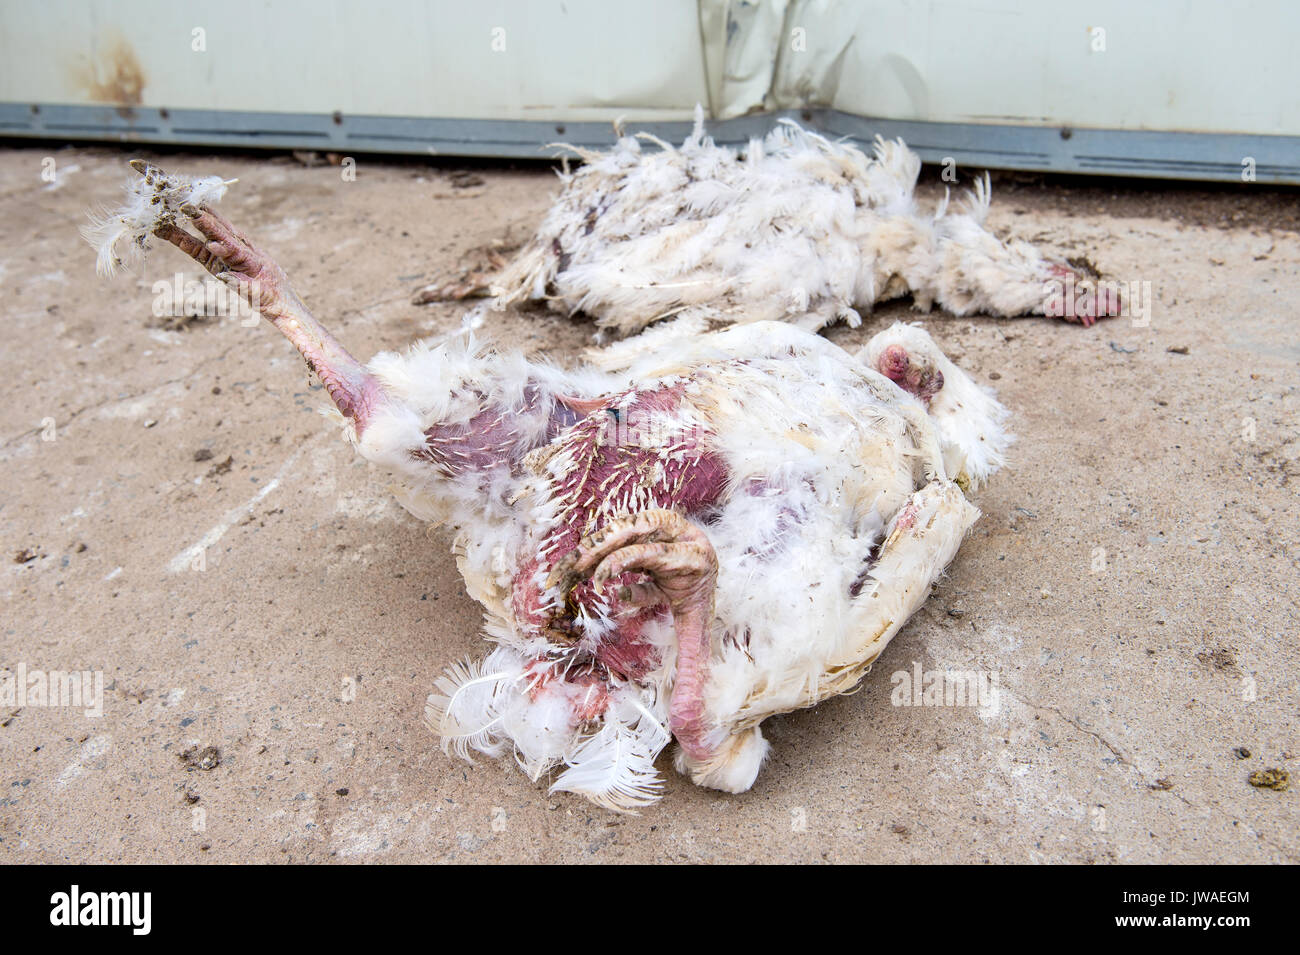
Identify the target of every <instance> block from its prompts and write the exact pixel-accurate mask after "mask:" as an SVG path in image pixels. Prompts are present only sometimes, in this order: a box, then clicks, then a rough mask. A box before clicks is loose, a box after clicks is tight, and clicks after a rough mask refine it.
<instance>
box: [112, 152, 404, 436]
mask: <svg viewBox="0 0 1300 955" xmlns="http://www.w3.org/2000/svg"><path fill="white" fill-rule="evenodd" d="M131 168H133V169H134V170H135V171H136V172H138V173H139V174H140V175H142V176H148V175H151V174H152V175H155V176H158V177H161V176H162V175H163V172H162V170H161V169H159V168H158V167H157V166H152V165H150V164H148V163H145V162H142V161H140V160H133V161H132V162H131ZM181 212H182V213H183V214H184V215H185V216H186V217H188V218H189V220H190V221H191V222H192V223H193V224H194V227H195V228H196V229H197V230H198V231H199V233H200V234H201V238H200V237H199V236H195V235H193V234H192V233H190V232H188V231H186V230H185V229H183V228H181V227H180V226H179V225H177V224H176V223H175V222H163V223H161V224H160V225H159V226H158V227H157V228H156V229H155V230H154V234H155V235H156V236H158V238H160V239H164V240H165V241H167V242H170V243H171V244H172V245H174V246H176V248H178V249H180V250H181V251H182V252H184V253H185V254H186V255H188V256H189V257H190V258H191V259H193V260H194V261H195V262H197V263H198V264H199V265H201V266H203V268H205V269H206V270H207V271H208V272H210V273H211V274H212V275H214V276H216V277H217V278H218V279H219V280H220V281H222V282H224V283H225V284H226V285H228V286H230V287H231V288H233V289H235V291H236V292H238V293H239V296H240V298H241V299H243V300H244V302H245V303H247V304H248V305H249V306H250V307H251V308H253V309H254V310H255V311H257V312H259V313H260V314H261V315H262V317H263V318H265V319H266V320H267V321H269V322H270V323H271V324H272V325H274V326H275V327H276V328H277V329H278V330H279V331H280V333H281V334H283V335H284V337H285V338H287V339H289V341H290V343H291V344H292V345H293V346H294V347H295V348H297V349H298V352H299V353H300V354H301V355H302V357H303V358H304V359H305V360H306V362H307V367H308V368H310V369H311V370H312V371H313V372H314V373H315V374H316V375H317V376H318V377H319V378H320V380H321V383H322V384H323V385H324V386H325V390H326V391H328V392H329V395H330V398H331V399H332V400H333V401H334V404H335V406H336V407H337V408H338V409H339V411H340V412H342V413H343V415H344V417H347V418H350V419H351V420H352V422H353V424H354V426H355V428H356V433H357V436H358V437H359V436H360V435H361V432H362V431H363V430H364V429H365V426H366V423H367V421H368V419H369V416H370V412H371V411H372V410H373V409H374V408H375V407H376V406H377V405H378V404H379V403H380V402H381V401H382V400H383V389H382V388H381V387H380V385H379V382H378V381H377V380H376V379H375V378H374V376H373V375H371V374H370V373H369V372H368V371H366V369H365V367H364V366H363V365H362V364H361V363H360V362H358V361H357V360H356V359H355V358H353V357H352V355H351V354H349V353H348V350H347V349H346V348H344V347H343V346H342V345H341V344H340V343H339V341H338V339H336V338H335V337H334V336H333V335H331V334H330V333H329V332H328V331H327V330H326V329H325V327H324V326H323V325H321V323H320V322H319V321H317V320H316V317H315V316H314V315H312V314H311V312H309V311H308V310H307V306H305V305H304V304H303V303H302V300H301V299H300V298H298V295H297V293H296V292H294V290H293V286H291V285H290V284H289V278H288V276H286V275H285V272H284V270H283V269H282V268H280V266H279V265H278V264H277V263H276V262H275V260H274V259H272V258H271V257H270V256H269V255H267V254H266V253H265V252H263V251H262V250H261V249H259V248H257V246H255V245H254V244H253V243H252V241H250V240H249V238H248V237H247V236H246V235H244V233H242V232H241V231H239V230H238V229H236V228H235V227H234V226H233V225H232V224H231V223H230V222H229V221H228V220H227V219H226V218H225V217H224V216H222V215H221V214H220V213H219V212H217V211H215V210H214V209H212V208H211V207H209V206H206V205H202V206H192V205H185V206H182V207H181Z"/></svg>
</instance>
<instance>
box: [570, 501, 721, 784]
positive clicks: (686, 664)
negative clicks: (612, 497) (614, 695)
mask: <svg viewBox="0 0 1300 955" xmlns="http://www.w3.org/2000/svg"><path fill="white" fill-rule="evenodd" d="M571 567H572V571H573V572H575V573H577V574H580V575H581V574H590V575H591V578H592V580H593V582H594V583H595V584H596V586H598V587H603V586H604V585H605V584H606V583H607V582H608V581H609V580H610V579H612V578H614V577H617V576H619V575H620V574H623V573H626V572H628V571H638V572H640V573H643V574H646V575H647V576H649V577H650V579H651V580H652V581H653V588H654V589H653V590H650V589H649V588H646V589H640V590H638V591H634V599H637V600H638V601H640V602H647V601H651V600H653V599H654V596H652V595H654V593H655V591H657V592H658V595H661V596H662V600H663V602H665V603H667V604H668V606H669V607H670V608H671V609H672V612H673V625H674V629H675V630H676V632H677V672H676V677H675V678H674V683H673V696H672V702H671V704H670V706H669V711H668V714H669V715H668V723H669V728H670V729H671V730H672V733H673V736H674V737H676V739H677V742H678V743H679V744H680V745H681V747H682V749H683V750H684V751H685V752H686V753H687V755H689V756H690V757H691V758H692V759H695V760H700V761H704V760H707V759H708V758H709V757H710V756H711V755H712V747H711V746H710V745H709V743H708V740H707V737H708V733H709V727H708V726H707V725H706V723H705V720H704V685H705V682H706V681H707V680H708V676H709V654H710V651H711V641H710V631H711V629H712V627H711V625H712V622H713V591H714V587H715V586H716V584H717V579H718V558H717V555H716V554H715V553H714V551H713V545H712V544H710V543H709V539H708V537H706V536H705V535H704V532H703V531H701V530H700V529H699V528H698V527H696V526H695V525H694V524H692V523H690V521H688V520H686V518H685V517H683V516H682V515H681V514H679V513H678V512H677V511H669V510H661V509H651V510H646V511H641V512H639V513H636V514H631V515H629V516H627V517H624V518H619V519H616V520H614V521H611V522H610V523H608V524H606V525H605V526H604V527H602V528H601V529H600V530H599V531H597V532H595V533H594V534H592V535H591V536H590V537H588V538H586V539H584V540H583V541H582V542H581V543H580V544H579V545H578V548H577V550H576V551H575V553H574V555H573V560H572V564H571Z"/></svg>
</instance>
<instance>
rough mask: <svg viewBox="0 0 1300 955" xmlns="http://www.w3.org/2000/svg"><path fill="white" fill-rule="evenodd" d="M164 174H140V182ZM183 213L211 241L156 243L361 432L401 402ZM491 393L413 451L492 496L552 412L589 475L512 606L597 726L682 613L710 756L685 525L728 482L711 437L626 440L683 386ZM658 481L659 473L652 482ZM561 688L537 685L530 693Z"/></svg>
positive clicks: (695, 717) (681, 652) (287, 289)
mask: <svg viewBox="0 0 1300 955" xmlns="http://www.w3.org/2000/svg"><path fill="white" fill-rule="evenodd" d="M154 169H155V167H147V166H144V164H141V166H138V167H137V170H138V171H140V172H141V174H142V175H147V174H148V172H147V170H154ZM158 172H159V173H160V172H161V171H160V170H159V171H158ZM182 211H183V212H184V213H185V215H186V216H188V217H189V219H190V221H191V222H192V223H193V225H194V227H195V228H196V229H197V230H198V232H199V233H200V235H201V238H200V237H196V236H194V235H193V234H191V233H189V232H187V231H186V230H184V229H182V228H180V227H179V226H178V225H173V224H169V225H163V226H160V227H159V228H158V230H157V233H156V234H157V235H158V236H159V237H160V238H162V239H165V240H166V241H168V242H170V243H171V244H173V245H175V246H176V247H177V248H179V249H180V250H181V251H182V252H184V253H185V254H186V255H188V256H190V258H192V259H194V261H196V262H198V263H199V264H200V265H202V266H203V267H204V268H205V269H207V270H208V271H209V272H211V273H212V274H213V275H215V276H216V277H217V278H219V279H220V280H221V281H223V282H225V283H226V284H228V285H230V286H231V287H233V288H235V289H236V290H238V291H239V293H240V295H241V297H243V298H244V300H245V301H246V302H247V303H248V304H249V305H251V306H252V307H253V308H255V309H257V310H258V311H259V312H260V313H261V314H262V316H263V317H264V318H266V319H267V320H268V321H269V322H270V323H271V324H272V325H274V326H275V327H276V328H277V329H278V330H279V331H280V332H281V333H282V334H283V335H284V336H285V337H286V338H287V339H289V341H290V342H291V343H292V344H293V345H294V347H295V348H297V349H298V351H299V353H300V354H301V355H302V356H303V358H304V359H305V360H306V361H307V364H308V366H309V367H310V368H311V370H312V371H313V372H314V373H315V374H316V375H317V376H319V377H320V379H321V382H322V383H323V384H324V386H325V388H326V390H327V391H328V392H329V395H330V398H331V399H332V400H333V402H334V404H335V406H336V407H338V409H339V411H340V412H342V413H343V414H344V415H345V416H346V417H347V418H349V419H351V420H352V422H353V423H354V425H355V428H356V432H357V434H358V436H360V435H361V433H362V432H363V431H364V429H365V427H366V425H367V423H368V422H369V420H370V419H371V415H372V414H373V412H374V411H375V409H377V408H378V407H380V406H381V405H382V404H383V403H384V402H387V401H389V400H390V398H389V397H388V395H386V394H385V393H384V391H383V389H382V387H381V386H380V384H379V382H378V381H377V380H376V379H375V378H374V376H373V375H371V374H370V373H369V372H368V371H367V370H366V369H365V368H364V367H363V366H362V365H361V364H360V363H359V362H358V361H357V360H356V359H355V358H353V357H352V355H350V354H349V353H348V351H347V350H346V349H345V348H344V347H343V346H342V345H341V344H340V343H339V342H338V341H337V340H336V339H335V338H334V337H333V336H332V335H331V334H330V333H329V332H328V331H326V329H325V328H324V327H323V326H322V325H321V324H320V323H319V322H318V321H317V320H316V319H315V317H314V316H312V314H311V313H310V312H309V311H308V310H307V308H306V306H305V305H303V303H302V301H301V299H299V298H298V296H297V294H296V293H295V292H294V291H293V288H292V287H291V286H290V284H289V280H288V278H287V276H286V275H285V273H284V271H283V270H282V269H281V268H280V267H279V265H277V264H276V263H275V262H274V260H272V259H271V257H270V256H268V255H267V254H266V253H264V252H262V251H261V250H260V249H258V248H257V247H256V246H254V245H253V243H252V242H251V241H250V240H249V239H248V238H247V236H245V235H244V234H243V233H242V232H240V231H239V230H237V229H236V228H235V227H234V226H233V225H231V224H230V223H229V222H228V221H227V220H226V219H225V218H224V217H223V216H221V215H220V214H219V213H217V212H215V211H214V210H212V209H211V208H208V207H206V206H204V207H197V208H196V207H186V208H185V209H183V210H182ZM480 397H481V398H482V399H483V410H482V411H481V412H480V413H479V414H478V415H476V416H475V417H474V418H473V419H472V420H471V421H470V422H469V423H468V424H465V425H438V424H435V425H434V426H433V427H431V428H429V429H428V431H427V432H426V433H425V437H426V439H427V443H426V445H425V447H424V448H422V449H419V450H417V451H413V452H412V453H413V454H414V455H415V456H417V457H419V458H421V459H423V460H427V461H428V462H429V464H430V466H432V467H436V468H438V469H439V470H440V471H442V472H443V473H445V474H447V475H449V476H455V477H458V478H460V479H465V478H467V477H470V476H472V475H474V474H479V475H482V476H483V479H482V482H481V483H482V486H483V488H484V489H485V490H486V489H487V488H488V486H489V485H490V484H491V483H492V482H491V480H490V478H491V475H492V474H493V473H494V472H495V471H496V470H497V469H502V468H505V469H510V470H511V471H516V470H517V469H518V468H519V467H520V466H521V461H522V458H523V456H524V455H525V454H527V453H528V452H529V451H531V450H533V447H532V446H525V445H524V444H521V440H520V438H519V434H520V433H524V432H523V431H521V429H519V428H518V422H519V420H520V419H521V418H524V417H532V416H535V415H544V416H546V420H547V427H546V428H545V434H544V437H543V439H542V440H543V442H546V441H550V440H552V439H559V440H561V441H563V442H565V443H566V444H567V445H569V446H571V447H572V448H574V449H575V450H577V451H578V452H579V460H581V461H582V462H583V466H582V467H581V469H580V470H579V471H578V472H575V473H574V474H572V475H569V476H567V477H566V478H565V479H564V481H563V482H561V486H559V487H558V488H557V489H556V494H557V496H558V497H561V498H565V499H569V500H572V501H573V502H576V503H575V504H574V506H572V507H571V508H570V509H569V510H568V511H567V512H566V517H565V520H564V521H563V522H562V523H561V524H560V525H559V526H558V527H556V528H554V529H552V530H551V531H549V532H548V533H547V534H546V535H545V536H544V537H542V538H541V539H539V540H538V541H537V545H538V549H537V554H538V556H537V557H536V558H535V559H534V560H531V561H529V562H527V563H526V564H525V565H524V566H522V567H520V568H518V570H517V571H516V574H515V584H514V594H513V597H512V604H513V609H514V612H515V614H516V618H517V621H518V623H519V625H520V626H521V627H523V628H524V629H525V630H529V629H531V630H533V631H534V632H535V633H537V634H539V635H546V636H547V637H548V639H550V640H551V642H552V643H553V644H555V646H556V649H557V654H564V657H563V658H564V659H565V660H566V663H567V664H568V665H567V666H566V667H565V668H564V670H563V675H562V676H561V677H559V678H562V679H564V680H566V681H568V682H570V683H575V684H578V685H580V686H586V687H587V688H588V690H589V692H587V693H586V694H584V695H583V696H582V697H581V698H580V701H579V704H578V708H577V709H576V710H575V717H576V718H577V719H579V720H594V719H598V718H599V717H600V716H601V715H602V714H603V713H604V710H605V707H606V705H607V703H608V677H609V675H614V676H617V677H619V678H621V679H628V680H637V679H641V678H643V677H644V676H646V675H647V674H648V673H650V672H651V671H653V670H654V669H655V668H656V667H657V666H658V665H659V663H660V662H661V661H660V660H659V658H658V649H657V648H656V647H655V646H654V645H652V644H651V643H650V642H649V641H648V640H646V639H645V637H644V633H643V631H644V629H645V627H646V626H647V624H648V623H649V622H650V621H652V620H656V619H663V618H666V617H671V620H672V622H673V625H674V630H675V632H676V634H677V641H678V653H677V669H676V678H675V682H674V689H673V696H672V700H671V703H670V709H669V722H670V728H671V729H672V731H673V734H674V735H675V736H676V737H677V739H678V742H679V743H681V745H682V747H683V749H685V750H686V752H687V753H688V754H689V755H691V756H692V757H693V758H695V759H701V760H702V759H707V758H708V756H709V755H710V751H709V747H708V744H707V742H706V737H707V734H708V731H709V727H708V726H707V725H706V724H705V722H704V687H705V684H706V682H707V679H708V664H709V653H710V642H709V641H710V632H711V624H712V619H713V591H714V586H715V583H716V578H717V559H716V557H715V555H714V553H713V548H712V546H711V545H710V544H709V541H708V539H707V537H706V536H705V535H704V533H703V532H702V531H700V530H699V529H698V528H697V527H696V526H695V525H693V524H691V523H690V521H688V520H687V516H688V515H692V516H706V515H707V514H708V512H709V510H710V509H711V508H712V507H713V506H714V505H715V504H716V503H717V501H718V499H719V497H720V496H721V494H722V492H723V489H724V487H725V485H726V483H727V472H726V469H725V467H724V465H723V464H722V461H721V459H720V458H719V457H718V456H717V455H716V454H715V453H714V452H713V451H712V450H710V448H709V447H708V446H707V436H697V437H695V438H688V439H686V440H687V441H688V444H689V443H690V442H692V441H693V442H694V447H692V448H691V453H688V454H685V455H677V456H675V457H674V458H672V459H669V458H668V456H667V455H665V453H664V451H665V449H664V448H662V447H655V446H650V447H643V446H641V443H640V442H637V441H620V440H618V439H617V438H618V435H619V433H620V430H625V427H626V423H627V421H628V420H629V419H632V418H635V417H636V416H639V415H642V416H648V415H651V414H654V413H656V412H663V411H671V410H672V408H673V407H675V406H676V404H677V403H679V402H681V401H682V400H683V393H682V388H681V386H677V387H671V386H660V387H652V388H649V389H645V390H633V391H629V392H627V393H625V394H622V395H615V396H610V397H603V398H581V397H573V396H568V395H557V394H550V393H544V392H543V390H542V389H541V387H540V386H535V385H530V386H528V387H526V388H525V389H524V394H523V398H522V400H521V402H520V403H519V405H518V406H517V407H505V406H503V405H501V404H498V403H496V402H494V401H493V400H492V399H491V396H490V395H488V394H484V395H482V396H480ZM611 421H612V422H613V433H614V436H615V440H612V441H611V440H610V432H611ZM530 433H535V431H534V432H530ZM647 474H657V475H658V477H657V479H655V480H654V481H652V482H650V483H647V481H646V475H647ZM634 490H635V492H636V494H637V495H638V500H639V501H641V502H642V504H641V507H640V508H639V509H638V510H637V511H636V512H635V513H631V512H629V513H628V514H627V515H626V516H625V517H620V518H616V519H613V520H603V519H598V515H597V506H596V504H597V502H598V501H604V500H608V499H614V500H618V499H619V495H630V494H631V493H632V491H634ZM646 502H648V504H647V503H646ZM584 533H585V536H584ZM539 577H541V578H544V579H547V580H548V582H554V581H556V580H559V581H561V582H562V591H563V593H564V594H566V595H567V599H566V600H565V601H564V603H563V605H562V606H560V607H554V606H550V605H549V604H548V603H547V600H546V597H545V588H541V587H539V586H538V580H539ZM598 610H600V611H603V612H606V613H608V614H609V615H610V616H611V617H612V618H613V619H614V620H615V621H616V629H615V632H614V633H613V634H608V635H606V636H605V637H603V638H602V639H600V640H599V642H597V643H596V644H595V645H594V646H591V647H583V646H579V647H577V652H573V651H574V649H575V645H576V644H578V643H579V641H581V640H582V639H583V637H584V633H583V629H582V619H583V618H584V616H585V617H588V618H591V617H594V616H595V615H596V613H597V611H598ZM537 662H538V663H542V662H543V661H541V660H539V661H537ZM540 672H542V671H541V670H539V673H540ZM545 672H550V671H549V669H546V670H545ZM554 678H555V677H545V678H543V677H541V676H539V678H538V681H537V684H536V685H534V686H533V687H532V692H534V693H536V692H540V690H541V687H542V686H543V685H544V683H545V682H546V680H549V679H554Z"/></svg>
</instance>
